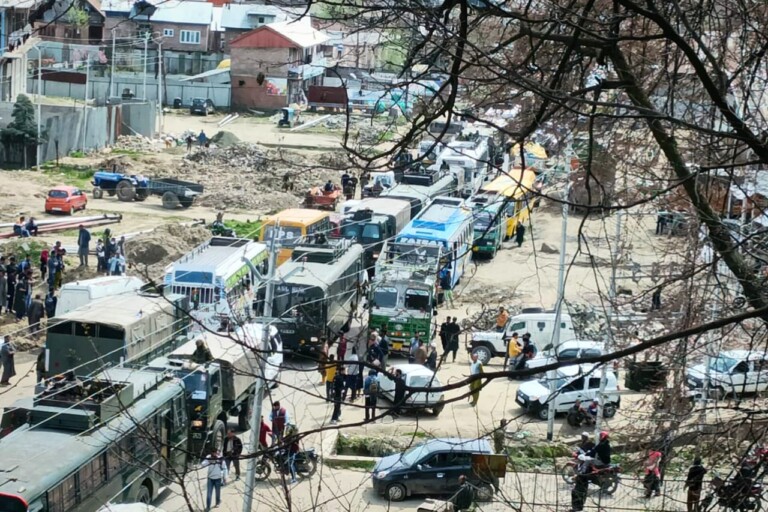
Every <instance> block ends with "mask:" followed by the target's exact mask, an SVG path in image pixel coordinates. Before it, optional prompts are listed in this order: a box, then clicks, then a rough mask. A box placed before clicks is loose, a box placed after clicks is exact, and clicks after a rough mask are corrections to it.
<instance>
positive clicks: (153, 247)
mask: <svg viewBox="0 0 768 512" xmlns="http://www.w3.org/2000/svg"><path fill="white" fill-rule="evenodd" d="M210 237H211V232H210V231H209V230H208V229H207V228H206V227H205V226H202V225H199V224H197V225H194V226H184V225H181V224H165V225H162V226H160V227H158V228H157V229H155V230H154V231H152V232H151V233H146V234H143V235H138V236H136V237H134V238H131V239H130V240H127V241H126V243H125V253H126V259H127V260H128V263H129V265H131V267H132V268H133V269H134V272H136V273H138V274H139V275H140V276H142V277H143V278H144V279H157V278H160V277H162V275H163V272H164V271H165V267H166V265H168V264H170V263H172V262H173V261H175V260H177V259H178V258H180V257H181V256H183V255H184V254H185V253H187V252H189V251H190V250H191V249H194V248H195V247H197V246H198V245H200V244H201V243H203V242H204V241H205V240H207V239H208V238H210Z"/></svg>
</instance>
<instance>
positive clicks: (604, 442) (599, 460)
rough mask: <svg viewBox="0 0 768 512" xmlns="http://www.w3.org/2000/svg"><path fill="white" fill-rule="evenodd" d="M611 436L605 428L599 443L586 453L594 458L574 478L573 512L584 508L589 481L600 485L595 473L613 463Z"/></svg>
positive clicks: (578, 511) (572, 492) (572, 493)
mask: <svg viewBox="0 0 768 512" xmlns="http://www.w3.org/2000/svg"><path fill="white" fill-rule="evenodd" d="M609 438H610V434H609V433H608V431H606V430H603V431H602V432H600V436H599V441H598V443H597V445H595V447H594V448H592V449H590V450H588V451H587V452H586V453H585V456H586V457H592V460H591V461H590V463H589V464H586V465H583V466H585V467H584V472H583V473H580V474H578V475H576V478H575V479H574V486H573V490H572V491H571V510H572V511H573V512H580V511H581V510H583V509H584V502H585V501H586V499H587V489H588V487H589V482H590V481H591V482H593V483H595V484H597V485H600V482H599V481H598V480H597V478H596V475H595V474H594V473H595V472H596V471H597V470H599V469H601V468H604V467H606V466H609V465H610V464H611V440H610V439H609ZM580 469H581V468H580Z"/></svg>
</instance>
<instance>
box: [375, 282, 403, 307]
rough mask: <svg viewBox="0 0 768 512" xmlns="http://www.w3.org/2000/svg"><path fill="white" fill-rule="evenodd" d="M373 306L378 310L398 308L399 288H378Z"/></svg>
mask: <svg viewBox="0 0 768 512" xmlns="http://www.w3.org/2000/svg"><path fill="white" fill-rule="evenodd" d="M373 305H374V306H375V307H377V308H394V307H395V306H397V288H391V287H385V286H382V287H380V288H376V290H375V291H374V292H373Z"/></svg>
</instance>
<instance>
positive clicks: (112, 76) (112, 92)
mask: <svg viewBox="0 0 768 512" xmlns="http://www.w3.org/2000/svg"><path fill="white" fill-rule="evenodd" d="M109 94H110V96H112V97H113V98H114V97H115V29H114V28H113V29H112V71H111V72H110V74H109Z"/></svg>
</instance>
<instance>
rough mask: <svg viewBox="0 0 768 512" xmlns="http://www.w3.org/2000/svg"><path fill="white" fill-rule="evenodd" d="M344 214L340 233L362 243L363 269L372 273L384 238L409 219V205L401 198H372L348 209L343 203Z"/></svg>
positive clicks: (396, 230) (391, 236)
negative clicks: (363, 250)
mask: <svg viewBox="0 0 768 512" xmlns="http://www.w3.org/2000/svg"><path fill="white" fill-rule="evenodd" d="M348 202H350V201H348ZM343 213H344V214H345V218H344V220H343V222H342V224H341V236H342V237H344V238H347V239H350V240H353V241H354V242H356V243H359V244H362V246H363V248H364V249H365V256H364V261H363V262H364V264H365V268H366V269H368V274H369V275H373V273H374V264H375V263H376V259H377V258H378V257H379V253H380V252H381V247H382V245H384V241H385V240H389V239H390V238H394V237H395V235H397V234H398V233H399V232H400V231H401V230H402V229H403V228H404V227H405V225H406V224H408V221H410V220H411V205H410V203H409V202H408V201H404V200H402V199H391V198H388V197H372V198H368V199H363V200H362V201H359V202H357V201H356V202H355V204H353V205H351V206H350V207H349V208H347V207H346V205H345V208H344V210H343Z"/></svg>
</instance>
